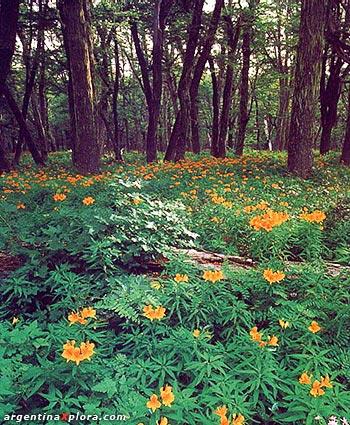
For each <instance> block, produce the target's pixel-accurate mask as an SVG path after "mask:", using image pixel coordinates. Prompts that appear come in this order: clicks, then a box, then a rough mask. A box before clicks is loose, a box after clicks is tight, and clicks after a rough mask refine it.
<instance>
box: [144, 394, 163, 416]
mask: <svg viewBox="0 0 350 425" xmlns="http://www.w3.org/2000/svg"><path fill="white" fill-rule="evenodd" d="M161 405H162V404H161V403H160V402H159V400H158V396H157V395H156V394H153V395H151V397H150V399H149V401H148V402H147V403H146V407H148V408H149V409H152V411H153V412H155V411H156V410H157V409H159V408H160V406H161Z"/></svg>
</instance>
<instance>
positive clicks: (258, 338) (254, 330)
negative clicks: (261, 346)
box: [249, 326, 262, 342]
mask: <svg viewBox="0 0 350 425" xmlns="http://www.w3.org/2000/svg"><path fill="white" fill-rule="evenodd" d="M249 335H250V336H251V337H252V340H253V341H257V342H262V334H261V333H259V332H258V328H257V327H256V326H254V327H253V328H252V329H251V330H250V332H249Z"/></svg>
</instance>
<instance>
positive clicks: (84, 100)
mask: <svg viewBox="0 0 350 425" xmlns="http://www.w3.org/2000/svg"><path fill="white" fill-rule="evenodd" d="M57 4H58V8H59V11H60V15H61V21H62V24H63V25H62V30H63V33H64V34H65V37H66V46H65V47H66V48H67V49H68V52H67V53H68V57H69V61H68V63H69V69H70V78H71V88H72V110H71V112H72V113H73V117H72V118H73V120H74V127H75V128H74V129H73V131H75V137H76V138H75V154H74V161H75V166H76V167H77V170H78V172H79V173H80V174H84V175H86V174H89V173H91V174H97V173H99V172H100V145H99V143H98V140H97V134H96V116H95V114H96V110H95V90H94V85H93V76H94V73H93V56H92V44H91V33H90V32H91V30H90V22H89V16H88V4H87V3H86V0H59V1H58V3H57Z"/></svg>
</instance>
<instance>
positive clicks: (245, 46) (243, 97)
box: [235, 10, 252, 155]
mask: <svg viewBox="0 0 350 425" xmlns="http://www.w3.org/2000/svg"><path fill="white" fill-rule="evenodd" d="M251 31H252V16H251V10H246V11H245V12H244V14H243V22H242V53H243V64H242V71H241V88H240V102H239V118H238V132H237V142H236V149H235V153H236V155H242V154H243V148H244V140H245V133H246V128H247V124H248V121H249V114H248V99H249V68H250V55H251V48H250V41H251Z"/></svg>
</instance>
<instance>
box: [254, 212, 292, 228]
mask: <svg viewBox="0 0 350 425" xmlns="http://www.w3.org/2000/svg"><path fill="white" fill-rule="evenodd" d="M288 218H289V214H287V213H284V212H281V211H272V210H270V209H268V210H267V211H266V212H265V213H264V214H259V215H256V216H255V217H253V218H251V219H250V220H249V224H250V225H251V226H252V227H253V228H254V230H261V229H265V230H266V231H267V232H270V231H271V230H272V228H273V227H275V226H280V225H281V224H282V223H283V222H284V221H286V220H288Z"/></svg>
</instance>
